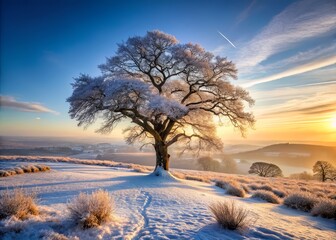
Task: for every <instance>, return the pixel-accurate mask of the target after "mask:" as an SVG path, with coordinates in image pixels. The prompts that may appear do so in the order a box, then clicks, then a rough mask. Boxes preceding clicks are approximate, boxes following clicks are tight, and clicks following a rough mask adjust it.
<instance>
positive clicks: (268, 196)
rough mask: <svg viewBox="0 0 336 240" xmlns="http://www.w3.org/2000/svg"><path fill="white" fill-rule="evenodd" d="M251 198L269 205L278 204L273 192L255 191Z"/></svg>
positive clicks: (278, 201) (278, 200)
mask: <svg viewBox="0 0 336 240" xmlns="http://www.w3.org/2000/svg"><path fill="white" fill-rule="evenodd" d="M252 197H253V198H260V199H263V200H265V201H266V202H269V203H275V204H278V203H280V199H279V198H278V196H276V195H275V194H274V193H273V192H270V191H266V190H257V191H255V192H254V193H253V195H252Z"/></svg>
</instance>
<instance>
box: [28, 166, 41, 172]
mask: <svg viewBox="0 0 336 240" xmlns="http://www.w3.org/2000/svg"><path fill="white" fill-rule="evenodd" d="M30 170H31V172H39V171H40V170H39V169H38V167H36V166H34V165H31V166H30Z"/></svg>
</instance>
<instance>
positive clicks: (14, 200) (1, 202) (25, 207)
mask: <svg viewBox="0 0 336 240" xmlns="http://www.w3.org/2000/svg"><path fill="white" fill-rule="evenodd" d="M37 214H38V208H37V206H36V197H35V195H34V194H28V193H26V192H24V191H23V190H22V189H20V188H17V189H14V190H6V191H3V192H2V193H0V219H4V218H7V217H11V216H15V217H17V218H19V219H25V218H27V217H28V216H29V215H37Z"/></svg>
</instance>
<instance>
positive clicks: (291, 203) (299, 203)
mask: <svg viewBox="0 0 336 240" xmlns="http://www.w3.org/2000/svg"><path fill="white" fill-rule="evenodd" d="M317 202H318V200H317V199H316V197H315V196H313V195H312V194H310V193H307V192H296V193H292V194H289V195H288V196H287V197H286V198H285V200H284V205H286V206H287V207H291V208H294V209H299V210H302V211H305V212H309V211H310V210H311V209H312V208H313V207H314V205H315V204H316V203H317Z"/></svg>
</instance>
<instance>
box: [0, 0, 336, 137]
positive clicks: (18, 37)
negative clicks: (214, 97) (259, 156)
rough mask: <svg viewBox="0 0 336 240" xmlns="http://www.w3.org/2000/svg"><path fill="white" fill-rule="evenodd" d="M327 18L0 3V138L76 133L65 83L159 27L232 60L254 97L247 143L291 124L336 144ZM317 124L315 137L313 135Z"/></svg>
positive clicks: (256, 7)
mask: <svg viewBox="0 0 336 240" xmlns="http://www.w3.org/2000/svg"><path fill="white" fill-rule="evenodd" d="M181 2H182V3H181ZM335 12H336V3H335V1H332V0H330V1H310V0H306V1H285V0H281V1H280V0H279V1H263V0H255V1H251V0H245V1H243V0H241V1H211V0H208V1H79V0H68V1H65V0H60V1H56V0H49V1H48V0H44V1H40V0H39V1H38V0H20V1H18V0H11V1H9V0H2V1H1V96H2V100H1V104H2V106H1V111H0V120H1V125H2V126H1V128H0V134H1V135H29V136H30V135H35V136H42V135H44V136H46V135H55V136H75V135H76V134H82V132H83V130H82V129H78V128H76V123H75V122H74V121H73V120H71V119H70V118H69V117H68V114H67V111H68V107H69V106H68V104H67V103H66V102H65V100H66V98H67V97H69V96H70V94H71V91H72V90H71V85H70V83H71V82H72V81H73V77H76V76H78V75H79V74H80V73H88V74H90V75H98V74H99V70H98V68H97V65H98V64H101V63H104V61H105V57H109V56H112V55H113V53H114V52H115V50H116V48H117V43H120V42H122V41H125V40H127V38H128V37H130V36H134V35H144V34H145V33H146V31H149V30H154V29H158V30H161V31H164V32H167V33H169V34H172V35H174V36H176V38H177V39H178V40H179V41H180V42H193V43H199V44H201V45H202V46H203V47H204V48H205V49H207V50H209V51H212V52H214V53H215V54H219V55H222V56H227V57H228V58H229V59H230V60H233V61H234V62H235V63H236V64H237V67H238V70H239V80H238V81H237V82H236V83H237V84H239V85H242V86H244V87H247V88H248V90H249V91H250V92H251V94H252V96H253V97H254V98H255V99H256V100H257V103H256V106H255V107H254V108H253V109H252V110H253V111H254V112H255V114H256V117H257V120H258V123H257V126H256V130H254V131H252V133H251V134H252V137H253V138H258V139H269V138H271V136H272V135H273V136H274V132H277V131H280V130H279V129H282V130H281V132H283V131H284V129H286V130H285V131H287V132H291V131H292V130H293V128H294V129H296V131H297V132H295V134H294V135H295V137H293V140H300V139H304V138H307V136H311V138H312V139H313V138H316V137H317V138H318V139H319V140H321V141H322V140H323V139H325V140H326V141H336V135H335V130H334V129H332V128H328V127H327V125H328V121H331V122H332V121H334V120H333V119H334V117H335V116H336V115H335V114H336V110H335V106H336V101H335V97H334V96H335V95H336V94H335V93H336V79H335V76H336V67H335V53H336V39H335V36H336V28H335V26H336V14H335ZM217 31H220V32H222V33H223V34H224V35H225V36H226V37H227V38H228V39H230V41H231V42H232V43H234V45H235V46H236V48H234V47H233V46H231V45H230V44H229V43H228V42H227V41H226V40H225V39H224V38H223V37H222V36H221V35H220V34H219V33H218V32H217ZM333 97H334V98H333ZM311 109H313V110H314V109H315V110H316V109H319V110H320V112H321V114H322V115H321V114H320V115H318V116H317V115H316V113H315V112H314V111H313V110H311ZM288 113H291V115H289V114H288ZM335 121H336V120H335ZM324 123H326V127H325V128H323V131H322V130H321V131H320V132H318V133H316V131H313V130H312V129H313V128H314V127H316V126H317V125H314V124H324ZM295 124H296V125H295ZM298 124H300V125H298ZM307 124H308V125H307ZM297 126H299V128H298V127H297ZM258 129H259V130H258ZM265 129H266V130H265ZM309 129H310V130H309ZM92 132H93V130H89V131H86V132H85V133H83V134H87V135H88V136H93V133H92ZM223 133H225V135H226V136H228V138H236V135H238V137H239V134H237V133H233V132H232V131H231V130H225V129H224V130H223ZM272 133H273V134H272ZM112 135H113V134H112ZM114 135H115V136H116V137H120V132H116V133H114ZM287 135H288V134H287ZM94 136H98V135H94ZM285 138H286V136H283V137H280V135H279V139H285Z"/></svg>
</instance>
